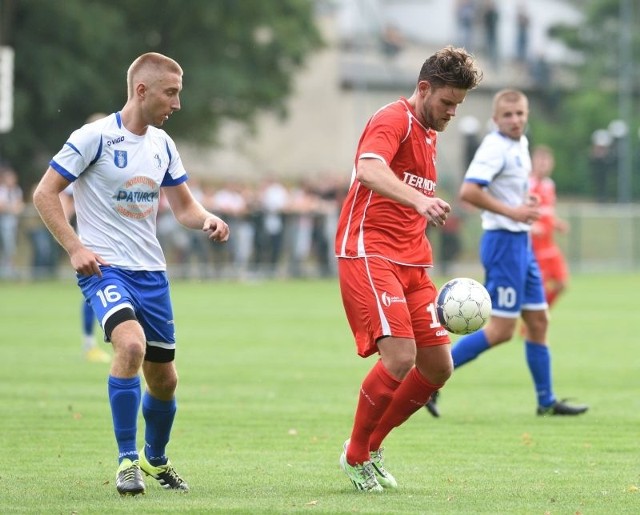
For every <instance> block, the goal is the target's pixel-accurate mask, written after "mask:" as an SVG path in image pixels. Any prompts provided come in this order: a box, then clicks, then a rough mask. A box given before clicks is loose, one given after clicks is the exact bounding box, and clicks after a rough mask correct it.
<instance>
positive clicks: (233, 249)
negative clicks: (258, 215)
mask: <svg viewBox="0 0 640 515" xmlns="http://www.w3.org/2000/svg"><path fill="white" fill-rule="evenodd" d="M251 201H252V194H251V193H250V192H249V191H247V190H244V189H243V187H242V185H241V184H240V183H238V182H237V181H228V182H227V183H226V184H224V185H223V186H222V187H221V188H220V189H218V190H217V191H215V192H213V193H212V194H211V195H209V196H208V199H206V200H205V202H206V204H205V206H206V207H207V209H213V210H215V211H216V212H219V213H220V214H221V216H222V217H223V218H224V219H225V220H226V221H227V224H228V225H229V229H230V231H231V234H233V237H231V238H229V242H228V243H227V249H228V258H229V261H230V264H231V266H232V269H233V270H232V272H233V275H234V276H235V277H238V278H239V279H245V278H246V277H247V274H248V272H249V261H250V259H251V255H252V251H253V241H254V237H255V227H254V224H253V223H252V220H251V217H250V216H249V203H250V202H251Z"/></svg>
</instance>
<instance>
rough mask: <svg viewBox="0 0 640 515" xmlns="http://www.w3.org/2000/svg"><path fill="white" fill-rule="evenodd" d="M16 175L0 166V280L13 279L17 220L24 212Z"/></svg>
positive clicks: (16, 247) (9, 167) (11, 170)
mask: <svg viewBox="0 0 640 515" xmlns="http://www.w3.org/2000/svg"><path fill="white" fill-rule="evenodd" d="M23 197H24V196H23V193H22V188H21V187H20V185H19V184H18V174H17V173H16V172H15V170H14V169H13V168H12V167H11V166H10V165H8V164H3V165H0V278H2V279H11V278H15V276H16V270H15V263H14V259H15V255H16V251H17V249H18V219H19V217H20V214H21V213H22V211H23V210H24V198H23Z"/></svg>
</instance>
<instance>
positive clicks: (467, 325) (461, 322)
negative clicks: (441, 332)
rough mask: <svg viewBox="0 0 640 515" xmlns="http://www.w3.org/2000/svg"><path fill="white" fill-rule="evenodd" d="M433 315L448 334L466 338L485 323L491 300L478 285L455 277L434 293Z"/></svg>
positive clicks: (472, 281)
mask: <svg viewBox="0 0 640 515" xmlns="http://www.w3.org/2000/svg"><path fill="white" fill-rule="evenodd" d="M436 312H437V314H438V320H439V321H440V323H441V324H442V325H443V326H444V328H445V329H446V330H447V331H449V332H450V333H453V334H470V333H473V332H475V331H477V330H478V329H481V328H482V327H483V326H484V324H486V323H487V321H488V320H489V316H490V315H491V297H489V292H488V291H487V290H486V288H485V287H484V286H483V285H482V284H480V283H479V282H478V281H475V280H473V279H469V278H468V277H458V278H456V279H451V280H450V281H447V282H446V283H445V284H443V285H442V287H441V288H440V289H439V290H438V296H437V298H436Z"/></svg>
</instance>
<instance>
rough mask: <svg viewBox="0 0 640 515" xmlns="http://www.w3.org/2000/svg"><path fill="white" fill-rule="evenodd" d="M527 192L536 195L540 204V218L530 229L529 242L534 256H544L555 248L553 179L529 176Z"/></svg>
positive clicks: (554, 191) (554, 188) (554, 189)
mask: <svg viewBox="0 0 640 515" xmlns="http://www.w3.org/2000/svg"><path fill="white" fill-rule="evenodd" d="M529 193H530V194H532V195H535V196H536V197H538V201H539V206H540V218H539V219H538V220H536V222H535V223H534V225H533V228H532V231H531V243H532V244H533V251H534V252H535V254H536V256H538V257H541V256H545V255H546V254H547V253H550V251H551V250H552V249H553V250H555V246H556V244H555V238H554V231H555V216H556V215H555V207H556V185H555V183H554V182H553V179H551V178H549V177H545V178H543V179H536V178H531V180H530V181H529Z"/></svg>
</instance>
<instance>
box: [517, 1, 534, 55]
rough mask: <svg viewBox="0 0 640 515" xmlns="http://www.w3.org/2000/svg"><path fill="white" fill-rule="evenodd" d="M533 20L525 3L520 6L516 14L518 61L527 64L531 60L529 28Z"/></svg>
mask: <svg viewBox="0 0 640 515" xmlns="http://www.w3.org/2000/svg"><path fill="white" fill-rule="evenodd" d="M530 25H531V18H530V17H529V12H528V11H527V7H526V6H525V4H524V2H521V3H520V4H518V10H517V12H516V60H517V61H518V63H520V64H523V65H524V64H526V63H527V61H528V60H529V28H530Z"/></svg>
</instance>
